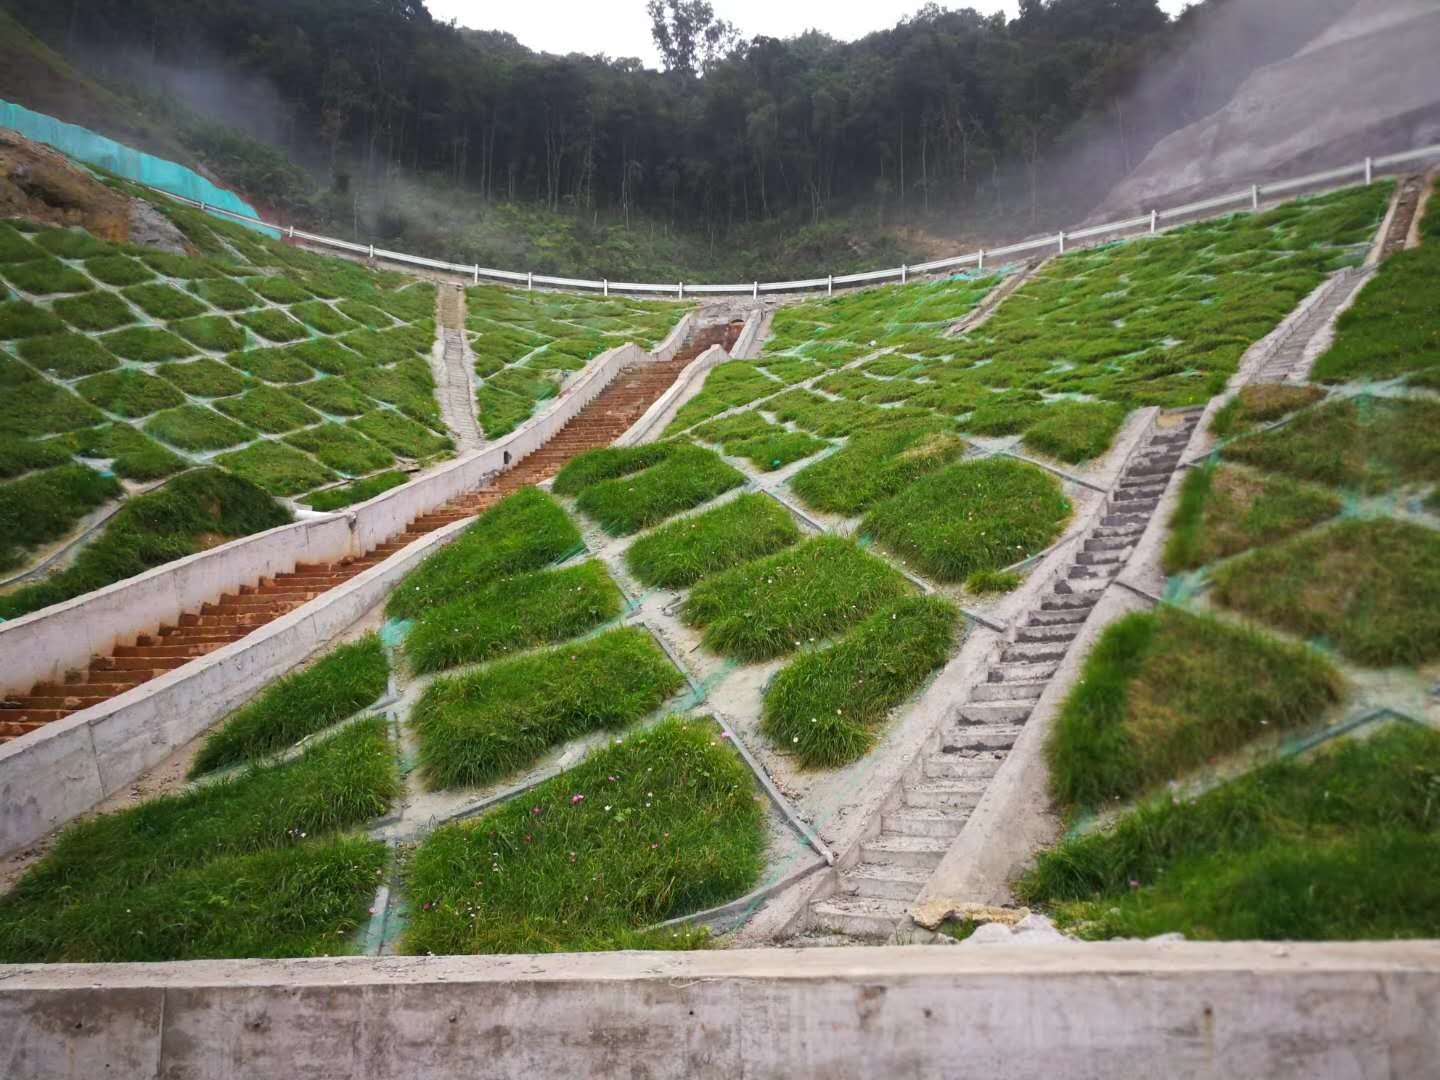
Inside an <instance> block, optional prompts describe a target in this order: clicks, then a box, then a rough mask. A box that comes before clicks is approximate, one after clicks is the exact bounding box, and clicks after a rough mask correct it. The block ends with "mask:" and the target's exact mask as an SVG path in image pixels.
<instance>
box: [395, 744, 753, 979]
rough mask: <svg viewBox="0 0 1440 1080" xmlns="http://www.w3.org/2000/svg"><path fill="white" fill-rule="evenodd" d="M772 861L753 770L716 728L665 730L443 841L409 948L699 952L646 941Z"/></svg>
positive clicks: (416, 892) (413, 869)
mask: <svg viewBox="0 0 1440 1080" xmlns="http://www.w3.org/2000/svg"><path fill="white" fill-rule="evenodd" d="M577 795H578V796H583V798H580V799H577V798H576V796H577ZM764 851H765V814H764V809H763V803H761V802H758V801H757V800H756V798H755V787H754V783H753V781H752V780H751V778H750V776H749V775H748V773H747V770H746V769H745V766H744V764H743V763H742V762H741V761H740V760H739V759H738V758H737V757H736V755H735V754H734V752H733V751H731V750H730V749H728V748H727V747H725V746H723V745H717V740H716V739H715V737H714V727H713V726H712V724H711V723H709V722H707V721H705V720H683V719H675V720H667V721H665V722H664V723H662V724H660V725H658V726H656V727H655V728H653V729H651V730H649V731H645V732H642V733H640V734H636V735H632V736H630V737H629V738H627V739H624V740H623V741H621V742H619V743H617V744H615V745H613V746H609V747H606V748H605V749H603V750H601V751H599V752H598V753H595V754H592V755H591V756H590V757H589V758H587V759H586V760H585V761H583V762H582V763H581V764H579V765H578V766H576V767H575V768H573V769H571V770H569V771H568V772H567V773H566V774H565V775H564V776H561V777H557V778H555V779H553V780H550V781H548V782H546V783H545V784H543V785H541V786H540V787H538V788H536V789H535V790H534V791H532V792H529V793H528V794H527V795H526V796H525V797H524V798H523V799H518V800H516V801H514V802H512V803H509V804H508V805H506V806H503V807H501V808H500V809H498V810H496V811H494V812H492V813H490V814H488V815H486V816H485V817H483V818H481V819H480V820H479V821H474V822H467V823H464V824H459V825H450V826H445V827H443V828H440V829H437V830H436V831H435V832H434V833H433V834H432V835H431V836H430V837H429V838H428V839H427V840H426V841H425V843H424V844H423V845H421V847H420V848H419V850H418V851H417V852H416V853H415V857H414V860H413V861H412V863H411V865H410V867H409V870H408V873H407V875H406V888H407V891H408V893H409V895H410V896H411V898H412V903H413V907H414V908H415V910H414V911H413V914H412V921H411V923H410V928H409V931H408V934H407V936H406V938H405V939H404V948H405V950H406V951H408V952H412V953H421V954H429V953H433V954H436V955H450V954H460V953H536V952H575V951H593V950H602V949H637V948H644V949H657V948H694V947H696V946H697V945H700V944H703V941H704V936H703V932H697V931H683V932H678V933H677V932H674V931H665V932H654V931H649V930H648V928H649V927H651V926H653V925H655V924H656V923H659V922H663V921H665V920H666V919H670V918H673V917H676V916H679V915H684V914H688V913H690V912H694V911H702V910H705V909H706V908H710V907H715V906H717V905H719V904H723V903H726V902H728V901H730V900H733V899H735V898H736V897H738V896H742V895H744V894H745V893H746V892H747V891H748V890H750V889H751V888H753V887H754V886H755V883H756V882H757V881H758V880H759V877H760V873H761V871H762V869H763V867H764Z"/></svg>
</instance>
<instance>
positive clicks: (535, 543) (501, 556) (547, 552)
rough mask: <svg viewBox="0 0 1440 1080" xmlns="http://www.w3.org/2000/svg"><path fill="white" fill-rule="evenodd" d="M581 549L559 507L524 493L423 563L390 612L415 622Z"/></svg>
mask: <svg viewBox="0 0 1440 1080" xmlns="http://www.w3.org/2000/svg"><path fill="white" fill-rule="evenodd" d="M582 546H583V545H582V544H581V540H580V530H578V529H577V528H575V524H574V522H572V521H571V520H570V518H569V516H568V515H567V514H566V513H565V511H564V510H563V509H562V508H561V507H560V504H559V503H557V502H556V501H555V500H554V499H552V498H551V497H550V496H549V495H547V494H545V492H543V491H541V490H540V489H538V488H523V489H521V490H520V491H517V492H516V493H515V494H513V495H511V496H509V497H508V498H506V499H504V500H503V501H501V502H499V503H497V504H496V505H495V506H492V507H491V508H490V509H489V510H487V511H485V513H483V514H481V515H480V517H479V518H478V519H477V520H476V522H475V524H474V525H472V526H470V528H468V529H466V530H465V531H464V532H463V533H461V535H460V536H459V537H458V538H457V539H456V540H455V541H454V542H453V543H451V544H450V545H448V546H447V547H445V548H442V549H441V550H440V551H438V552H436V553H435V554H434V555H431V556H430V557H429V558H428V559H426V560H425V561H424V562H423V563H421V564H420V566H419V567H417V568H416V569H415V570H414V571H413V572H412V573H410V574H409V575H408V576H407V577H406V578H405V579H404V580H403V581H402V582H401V583H400V584H399V585H398V586H396V588H395V591H394V592H392V593H391V594H390V600H389V602H388V603H387V604H386V607H385V610H386V613H387V614H388V615H389V616H390V617H391V618H395V619H413V618H415V617H416V616H418V615H421V614H423V613H424V612H425V611H427V610H429V609H430V608H432V607H435V606H438V605H440V604H444V603H446V602H448V601H450V600H453V599H456V598H458V597H461V596H465V595H468V594H470V593H473V592H475V591H477V590H480V589H483V588H485V587H486V586H488V585H490V584H492V583H493V582H494V581H496V580H498V579H499V578H502V577H507V576H509V575H511V574H519V573H524V572H525V571H529V570H539V569H542V568H543V567H546V566H549V565H550V564H551V563H554V562H557V561H559V560H560V559H562V558H564V557H565V556H567V555H570V554H572V553H573V552H575V551H577V550H579V549H580V548H581V547H582Z"/></svg>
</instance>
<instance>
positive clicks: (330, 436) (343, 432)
mask: <svg viewBox="0 0 1440 1080" xmlns="http://www.w3.org/2000/svg"><path fill="white" fill-rule="evenodd" d="M285 441H286V442H287V443H289V444H290V445H291V446H294V447H296V448H297V449H300V450H304V451H306V452H308V453H311V454H314V455H315V456H316V457H317V458H319V459H320V460H321V461H322V462H324V463H325V464H326V465H327V466H329V467H330V468H332V469H334V470H335V471H337V472H339V473H341V474H342V475H346V476H361V475H363V474H365V473H370V472H375V471H376V470H377V469H384V468H388V467H389V466H391V465H393V464H395V456H394V455H393V454H391V453H390V451H388V450H386V449H385V448H384V447H383V446H380V445H379V444H378V443H374V442H371V441H370V440H369V439H367V438H365V436H364V435H361V434H360V433H359V432H358V431H355V430H353V429H352V428H349V427H346V426H345V425H344V424H334V423H330V424H323V425H321V426H320V427H314V428H307V429H305V430H304V431H297V432H295V434H293V435H287V436H286V437H285Z"/></svg>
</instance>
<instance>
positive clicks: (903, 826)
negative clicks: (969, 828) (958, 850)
mask: <svg viewBox="0 0 1440 1080" xmlns="http://www.w3.org/2000/svg"><path fill="white" fill-rule="evenodd" d="M964 825H965V815H964V814H951V813H948V812H946V811H944V810H934V809H925V810H914V809H910V808H908V807H907V808H905V809H902V810H892V811H890V812H889V813H887V814H884V815H882V816H881V818H880V830H881V832H888V833H895V834H896V835H899V836H930V837H935V838H937V839H947V840H948V839H951V838H953V837H956V836H959V835H960V830H961V829H962V828H963V827H964Z"/></svg>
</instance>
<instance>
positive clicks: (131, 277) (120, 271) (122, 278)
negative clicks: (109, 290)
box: [85, 255, 155, 288]
mask: <svg viewBox="0 0 1440 1080" xmlns="http://www.w3.org/2000/svg"><path fill="white" fill-rule="evenodd" d="M85 272H86V273H87V274H89V275H90V276H91V277H92V278H94V279H95V280H96V281H101V282H104V283H105V284H106V285H114V286H115V287H116V288H119V287H121V286H123V285H139V284H140V283H141V282H145V281H151V280H153V279H154V277H155V275H154V273H153V272H152V271H151V270H150V268H149V267H148V266H146V265H145V264H144V263H142V262H139V261H138V260H136V259H132V258H129V257H128V256H125V255H100V256H97V257H96V258H93V259H87V260H86V261H85Z"/></svg>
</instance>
